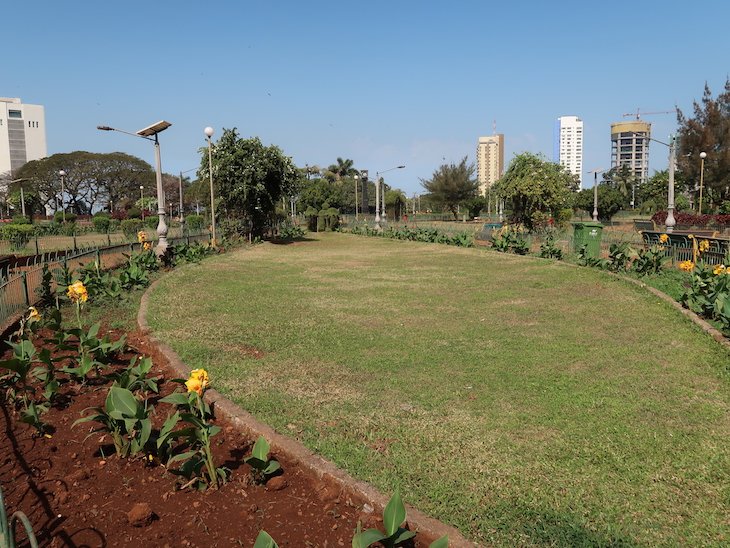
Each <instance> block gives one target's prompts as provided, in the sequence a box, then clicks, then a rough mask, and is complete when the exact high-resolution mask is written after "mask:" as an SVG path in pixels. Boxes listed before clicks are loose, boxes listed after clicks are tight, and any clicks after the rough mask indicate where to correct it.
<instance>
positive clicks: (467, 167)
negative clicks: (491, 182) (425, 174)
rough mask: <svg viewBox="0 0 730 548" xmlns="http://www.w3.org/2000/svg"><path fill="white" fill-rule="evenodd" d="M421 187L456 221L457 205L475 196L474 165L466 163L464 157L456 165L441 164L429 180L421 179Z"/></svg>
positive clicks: (477, 186) (476, 183) (476, 187)
mask: <svg viewBox="0 0 730 548" xmlns="http://www.w3.org/2000/svg"><path fill="white" fill-rule="evenodd" d="M421 186H423V188H425V189H426V191H427V192H428V193H429V194H430V198H431V200H432V201H434V202H436V203H438V204H440V205H442V206H444V207H445V208H446V209H448V210H449V211H451V214H452V215H453V216H454V219H456V218H457V214H458V208H459V205H460V204H461V203H462V202H465V201H466V200H469V199H471V198H473V197H474V196H475V195H476V193H477V189H478V188H479V183H478V182H477V180H476V179H475V178H474V164H469V163H467V157H466V156H464V158H462V159H461V161H460V162H459V163H458V164H454V163H453V162H452V163H451V164H442V165H441V166H440V167H439V168H438V169H437V170H436V171H434V172H433V175H432V176H431V178H430V179H421Z"/></svg>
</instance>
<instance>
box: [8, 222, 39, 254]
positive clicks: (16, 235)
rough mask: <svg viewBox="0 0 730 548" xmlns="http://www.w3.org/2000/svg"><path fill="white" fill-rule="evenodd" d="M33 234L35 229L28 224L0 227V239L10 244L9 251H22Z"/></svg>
mask: <svg viewBox="0 0 730 548" xmlns="http://www.w3.org/2000/svg"><path fill="white" fill-rule="evenodd" d="M34 234H35V227H33V225H29V224H25V225H23V224H20V225H17V224H12V223H11V224H7V225H1V226H0V239H2V240H6V241H8V242H9V243H10V249H11V250H13V251H19V250H21V249H23V248H24V247H25V246H26V245H28V242H29V241H30V239H31V238H32V237H33V236H34Z"/></svg>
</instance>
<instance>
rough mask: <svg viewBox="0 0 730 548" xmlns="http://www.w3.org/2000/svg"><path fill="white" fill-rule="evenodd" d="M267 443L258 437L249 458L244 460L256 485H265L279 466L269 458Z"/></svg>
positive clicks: (261, 437) (264, 439)
mask: <svg viewBox="0 0 730 548" xmlns="http://www.w3.org/2000/svg"><path fill="white" fill-rule="evenodd" d="M269 449H270V446H269V442H268V441H266V438H264V437H263V436H259V438H258V439H257V440H256V443H254V445H253V449H252V450H251V456H250V457H247V458H245V459H243V460H244V462H245V463H246V464H248V465H249V466H250V467H251V475H252V476H253V479H254V481H255V482H256V483H265V482H266V479H267V478H269V477H270V476H272V475H273V474H275V473H276V472H278V471H279V470H280V469H281V465H280V464H279V462H278V461H276V460H274V459H270V458H269Z"/></svg>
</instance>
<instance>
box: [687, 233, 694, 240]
mask: <svg viewBox="0 0 730 548" xmlns="http://www.w3.org/2000/svg"><path fill="white" fill-rule="evenodd" d="M687 238H689V239H690V240H694V239H695V237H694V235H692V234H688V235H687Z"/></svg>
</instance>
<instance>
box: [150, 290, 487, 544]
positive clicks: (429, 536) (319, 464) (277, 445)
mask: <svg viewBox="0 0 730 548" xmlns="http://www.w3.org/2000/svg"><path fill="white" fill-rule="evenodd" d="M158 282H159V280H157V281H155V282H153V283H152V285H150V287H149V288H147V290H146V291H145V292H144V294H143V295H142V300H141V301H140V305H139V311H138V313H137V325H138V326H139V328H140V330H141V331H142V332H143V333H144V334H146V335H147V336H148V337H149V338H150V340H151V341H152V342H153V343H154V344H155V345H156V346H157V348H158V349H159V351H160V352H161V353H162V354H163V355H164V356H165V357H166V358H167V359H168V361H169V362H170V366H171V367H172V368H173V369H174V370H175V371H176V372H177V373H178V374H179V375H180V376H181V377H187V376H188V375H189V373H190V367H189V366H187V365H186V364H185V363H183V361H182V360H181V359H180V356H178V355H177V353H176V352H175V351H174V350H173V349H172V348H170V347H169V346H168V345H167V344H165V343H164V342H162V341H160V340H159V339H158V338H156V337H155V336H154V334H153V333H152V330H151V329H150V327H149V324H148V323H147V310H148V307H149V295H150V293H151V292H152V291H153V290H154V288H155V287H156V286H157V284H158ZM206 399H207V400H208V401H209V403H211V405H214V409H215V410H216V412H217V413H220V415H221V416H222V417H224V418H225V419H226V420H228V421H229V422H230V423H231V424H233V425H234V426H235V427H237V428H239V429H241V430H242V431H244V432H246V433H247V434H248V435H249V436H251V437H252V438H255V437H258V436H264V437H265V438H266V439H267V440H268V442H269V443H270V445H271V448H272V450H273V451H274V452H276V453H279V454H283V455H286V457H287V458H288V459H289V460H290V461H291V462H295V463H297V464H298V465H300V466H302V467H303V468H305V469H306V470H308V471H309V472H311V473H312V474H314V476H315V477H317V478H318V479H320V480H322V481H323V482H324V483H325V484H330V485H336V486H337V487H338V488H339V489H340V491H341V492H343V493H345V494H346V495H348V496H350V497H354V498H356V499H360V500H362V501H367V502H368V503H369V504H370V505H371V506H372V508H373V511H374V512H376V513H378V515H380V514H382V511H383V509H384V508H385V505H386V504H387V503H388V500H389V497H386V496H385V495H384V494H382V493H380V492H379V491H378V490H376V489H375V488H374V487H373V486H371V485H370V484H368V483H366V482H364V481H359V480H356V479H355V478H353V477H352V476H350V475H349V474H347V473H346V472H344V471H343V470H340V469H339V468H337V466H335V465H334V464H333V463H331V462H330V461H328V460H325V459H324V458H322V457H320V456H319V455H316V454H315V453H313V452H312V451H310V450H309V449H307V448H306V447H305V446H304V445H302V444H301V443H299V442H297V441H295V440H293V439H291V438H287V437H286V436H283V435H281V434H279V433H278V432H276V431H275V430H274V429H273V428H271V427H270V426H267V425H265V424H263V423H261V422H259V421H258V420H256V419H255V418H254V417H253V416H252V415H251V414H249V413H247V412H246V411H244V410H243V409H241V408H240V407H238V406H237V405H236V404H235V403H233V402H232V401H231V400H229V399H228V398H226V397H225V396H223V395H222V394H220V393H219V392H217V391H216V390H213V389H209V390H207V391H206ZM407 514H408V515H407V517H408V524H409V526H410V527H411V528H412V529H414V530H417V531H418V532H419V538H420V539H422V540H425V541H426V542H432V541H434V540H436V539H437V538H439V537H442V536H444V535H448V536H449V546H450V547H451V548H473V547H474V546H476V544H474V543H473V542H470V541H468V540H467V539H466V538H464V536H463V535H462V534H461V533H460V532H459V531H458V530H457V529H455V528H454V527H451V526H449V525H446V524H444V523H442V522H440V521H438V520H436V519H434V518H431V517H428V516H427V515H426V514H424V513H423V512H420V511H418V510H416V509H415V508H413V507H411V506H407Z"/></svg>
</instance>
